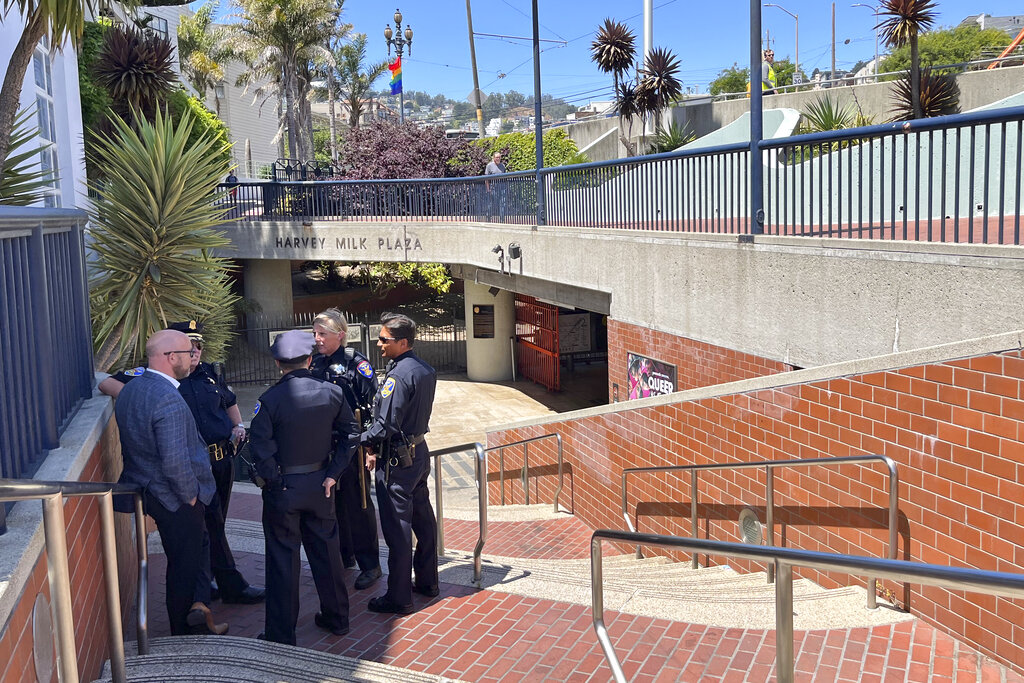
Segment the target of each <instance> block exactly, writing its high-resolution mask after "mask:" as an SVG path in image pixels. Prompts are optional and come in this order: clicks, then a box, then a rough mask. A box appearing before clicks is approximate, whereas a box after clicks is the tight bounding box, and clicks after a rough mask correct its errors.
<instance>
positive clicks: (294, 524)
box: [250, 330, 359, 645]
mask: <svg viewBox="0 0 1024 683" xmlns="http://www.w3.org/2000/svg"><path fill="white" fill-rule="evenodd" d="M312 354H313V335H311V334H309V333H308V332H302V331H300V330H289V331H288V332H285V333H283V334H281V335H279V336H278V337H277V339H275V340H274V343H273V344H272V345H271V347H270V355H271V356H273V357H274V360H275V361H276V362H277V365H278V367H279V368H280V369H281V372H282V373H283V374H284V376H283V377H282V378H281V379H280V380H279V381H278V382H277V384H275V385H274V386H272V387H270V388H269V389H267V390H266V391H265V392H263V395H262V396H260V400H259V401H257V402H256V408H255V409H254V410H253V416H252V422H251V425H250V426H251V427H252V442H251V448H250V450H251V453H252V456H253V464H254V466H255V468H256V474H257V475H258V476H259V478H258V479H257V480H256V484H257V486H260V488H262V489H263V536H264V538H265V539H266V549H267V552H266V584H267V612H266V630H265V631H264V632H263V633H262V634H261V635H260V637H261V638H262V639H265V640H269V641H273V642H276V643H284V644H286V645H294V644H295V624H296V620H297V619H298V616H299V561H300V557H299V553H300V550H301V549H305V551H306V557H307V559H308V560H309V569H310V571H311V572H312V574H313V584H314V585H315V586H316V592H317V595H318V596H319V597H320V611H319V612H317V614H316V616H315V617H314V618H313V622H314V623H315V624H316V625H317V626H318V627H320V628H322V629H324V630H325V631H329V632H331V633H333V634H334V635H336V636H342V635H345V634H346V633H348V629H349V620H348V589H347V588H346V587H345V568H344V567H343V566H342V564H341V551H340V550H339V547H338V521H337V518H336V517H335V514H334V501H332V500H331V496H332V495H340V492H338V493H337V494H334V487H335V485H336V484H337V483H338V479H339V478H340V477H341V473H342V472H343V471H344V470H345V468H346V467H348V465H349V460H350V459H351V458H352V455H353V454H354V452H355V450H356V443H357V441H356V438H357V436H358V434H359V425H358V424H357V423H356V420H355V416H354V415H353V414H352V409H351V408H349V406H348V401H347V400H346V398H345V394H344V392H343V391H342V390H341V388H340V387H337V386H335V385H333V384H331V383H329V382H325V381H323V380H320V379H317V378H315V377H313V376H312V375H311V374H310V372H309V361H310V356H311V355H312ZM300 546H301V547H300Z"/></svg>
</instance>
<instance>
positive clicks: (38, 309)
mask: <svg viewBox="0 0 1024 683" xmlns="http://www.w3.org/2000/svg"><path fill="white" fill-rule="evenodd" d="M85 222H86V215H85V213H84V212H82V211H72V210H62V209H31V208H24V209H23V208H16V207H4V206H0V383H2V384H0V478H10V479H19V478H26V477H30V476H31V475H32V474H33V472H34V471H35V469H36V468H37V466H38V465H39V463H40V462H41V461H42V459H43V457H44V456H45V455H46V452H47V451H49V450H51V449H54V448H57V447H58V446H59V445H60V434H61V432H62V431H63V429H64V427H65V426H66V425H67V423H68V422H69V421H70V419H71V418H72V417H73V416H74V413H75V411H76V410H77V409H78V406H79V405H80V404H81V402H82V400H83V399H85V398H88V397H89V396H90V395H91V394H92V387H93V379H94V376H93V353H92V325H91V322H90V318H89V296H88V287H87V283H86V274H85V247H84V241H83V239H84V237H83V229H84V226H85ZM3 518H4V514H3V507H2V506H0V533H2V532H3V529H4V519H3Z"/></svg>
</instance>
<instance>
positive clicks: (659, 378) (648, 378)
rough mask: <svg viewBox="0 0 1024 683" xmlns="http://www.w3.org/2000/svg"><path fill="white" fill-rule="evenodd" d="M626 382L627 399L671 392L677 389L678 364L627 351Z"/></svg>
mask: <svg viewBox="0 0 1024 683" xmlns="http://www.w3.org/2000/svg"><path fill="white" fill-rule="evenodd" d="M626 383H627V390H626V399H627V400H633V399H634V398H648V397H650V396H663V395H664V394H671V393H672V392H673V391H675V390H676V366H674V365H670V364H669V363H665V362H663V361H660V360H655V359H654V358H648V357H647V356H641V355H640V354H637V353H633V352H627V353H626Z"/></svg>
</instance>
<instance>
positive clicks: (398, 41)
mask: <svg viewBox="0 0 1024 683" xmlns="http://www.w3.org/2000/svg"><path fill="white" fill-rule="evenodd" d="M384 42H385V43H387V44H388V57H390V56H391V46H392V45H394V46H395V54H396V55H398V62H399V64H401V62H402V48H404V47H405V46H406V45H408V46H409V56H410V57H411V56H412V29H411V28H410V27H409V24H406V25H405V38H403V37H402V12H401V11H400V10H397V9H396V10H395V30H394V31H393V32H392V30H391V26H390V25H389V24H384ZM398 120H399V122H400V123H405V88H402V89H401V90H399V91H398Z"/></svg>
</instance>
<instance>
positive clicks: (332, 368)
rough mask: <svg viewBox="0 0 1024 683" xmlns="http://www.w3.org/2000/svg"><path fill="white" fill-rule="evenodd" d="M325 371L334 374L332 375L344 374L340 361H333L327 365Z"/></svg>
mask: <svg viewBox="0 0 1024 683" xmlns="http://www.w3.org/2000/svg"><path fill="white" fill-rule="evenodd" d="M327 371H328V372H330V373H331V374H334V375H343V374H345V368H344V367H343V366H342V364H341V363H335V364H334V365H328V366H327Z"/></svg>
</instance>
